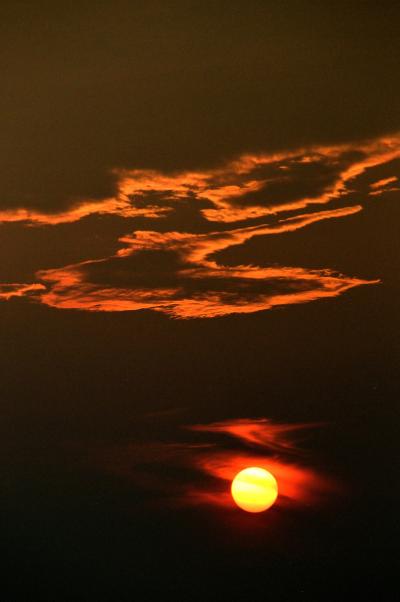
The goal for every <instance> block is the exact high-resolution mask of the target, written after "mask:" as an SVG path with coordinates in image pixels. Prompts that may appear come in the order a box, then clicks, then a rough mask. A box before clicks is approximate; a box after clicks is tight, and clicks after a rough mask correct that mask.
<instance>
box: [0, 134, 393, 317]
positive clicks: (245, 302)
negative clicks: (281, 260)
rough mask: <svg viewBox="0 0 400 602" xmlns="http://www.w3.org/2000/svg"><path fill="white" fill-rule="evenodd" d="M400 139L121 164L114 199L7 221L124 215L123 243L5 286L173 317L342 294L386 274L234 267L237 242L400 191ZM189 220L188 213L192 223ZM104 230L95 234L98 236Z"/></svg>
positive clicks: (38, 296) (41, 223)
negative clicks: (155, 164)
mask: <svg viewBox="0 0 400 602" xmlns="http://www.w3.org/2000/svg"><path fill="white" fill-rule="evenodd" d="M399 164H400V135H392V136H386V137H381V138H377V139H375V140H369V141H366V142H361V143H360V142H358V143H348V144H342V145H336V146H318V147H317V146H315V147H312V146H310V147H307V148H301V149H294V150H290V151H286V152H279V153H270V154H245V155H242V156H240V157H238V158H237V159H235V160H232V161H229V162H227V163H225V164H222V165H221V166H220V167H215V168H212V169H209V170H198V171H196V170H192V171H184V172H171V173H162V172H159V171H156V170H143V169H141V170H138V169H132V170H127V169H124V170H118V169H116V170H114V171H115V175H116V178H117V182H118V186H117V191H118V192H117V194H116V196H115V197H112V198H107V199H104V200H96V202H90V201H89V200H88V201H85V202H83V203H80V204H75V205H73V206H71V207H70V208H69V209H66V210H64V211H63V212H62V213H53V214H48V213H46V214H43V213H39V212H35V211H32V210H28V209H25V208H23V207H20V208H18V209H15V210H5V211H2V212H0V221H2V222H3V223H10V222H14V223H17V224H20V227H21V228H27V227H41V228H50V227H52V228H57V227H59V226H60V225H61V224H70V226H71V227H74V224H75V223H77V222H79V221H80V220H84V219H87V218H88V216H90V215H92V216H96V215H97V216H99V217H101V216H102V217H103V219H106V218H107V216H108V217H112V216H118V217H119V218H120V219H121V228H123V227H124V226H123V224H124V223H125V222H126V227H127V228H128V225H129V227H131V226H133V227H134V226H135V219H136V220H137V219H139V218H140V219H142V220H144V221H143V223H145V225H146V228H145V229H144V228H143V227H141V228H138V229H135V228H134V229H133V231H132V230H131V231H130V232H129V231H127V230H125V231H124V230H122V231H121V233H120V235H119V236H118V237H117V242H118V245H119V248H118V250H117V251H116V253H115V254H113V255H112V256H108V257H104V258H101V259H98V258H96V259H92V258H90V257H88V258H87V259H85V260H83V261H79V262H77V263H72V264H69V265H65V266H62V265H61V266H58V267H55V268H48V267H47V266H46V265H44V266H38V269H37V271H36V279H35V281H34V282H30V283H27V282H24V283H16V282H6V283H3V284H2V285H1V286H0V298H2V299H9V298H11V297H13V296H27V297H29V299H31V300H35V301H36V302H40V303H43V304H45V305H49V306H52V307H57V308H60V309H79V310H84V311H135V310H143V309H149V310H153V311H158V312H162V313H165V314H167V315H170V316H172V317H175V318H207V317H208V318H212V317H218V316H224V315H228V314H232V313H252V312H255V311H261V310H267V309H270V308H273V307H276V306H280V305H291V304H296V303H304V302H308V301H314V300H318V299H323V298H330V297H337V296H338V295H340V294H342V293H344V292H345V291H347V290H349V289H351V288H353V287H356V286H360V285H365V284H370V283H376V282H378V278H373V279H365V278H359V277H357V275H349V276H346V275H344V274H342V273H338V272H337V271H335V270H333V269H331V268H330V267H329V266H326V267H324V268H318V269H311V268H309V267H308V268H306V267H301V266H298V265H296V266H293V265H279V264H276V263H273V264H272V263H268V256H267V254H266V258H265V261H264V262H263V265H257V264H256V263H248V264H242V263H240V261H238V263H237V264H236V265H227V264H225V263H224V261H223V260H222V259H221V257H222V255H221V254H222V253H223V252H224V251H225V250H226V249H228V248H235V249H240V248H241V247H242V246H243V245H245V244H246V242H247V241H249V240H251V239H253V238H255V237H262V240H267V237H271V236H273V237H279V236H282V235H284V234H288V233H290V232H294V231H297V230H302V229H307V228H308V227H310V226H311V225H312V224H316V223H318V222H323V221H327V220H338V219H346V217H348V216H352V215H355V214H357V213H359V212H361V211H362V210H363V207H364V206H365V205H366V204H367V203H371V202H379V201H380V199H381V197H382V195H388V194H397V193H398V191H399V173H400V171H399ZM188 216H189V218H190V219H189V218H188ZM94 234H95V232H94Z"/></svg>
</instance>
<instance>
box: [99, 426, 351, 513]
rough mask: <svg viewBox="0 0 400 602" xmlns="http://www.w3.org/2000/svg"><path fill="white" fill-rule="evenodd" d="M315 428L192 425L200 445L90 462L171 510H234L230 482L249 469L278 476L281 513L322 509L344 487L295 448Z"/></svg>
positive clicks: (113, 452) (133, 450) (150, 447)
mask: <svg viewBox="0 0 400 602" xmlns="http://www.w3.org/2000/svg"><path fill="white" fill-rule="evenodd" d="M316 426H317V425H304V424H278V423H274V422H273V421H271V420H267V419H266V418H257V419H248V418H246V419H233V420H226V421H222V422H218V423H211V424H202V425H193V426H188V427H186V430H189V431H197V432H198V433H201V434H202V435H203V436H202V440H201V441H198V442H196V443H194V442H193V441H192V442H190V443H186V442H182V441H180V442H179V443H176V442H173V441H170V442H158V441H151V442H148V443H140V444H128V445H126V446H124V447H123V448H121V447H118V446H117V447H114V448H109V449H105V450H102V451H101V452H100V453H96V454H95V456H94V457H93V459H92V461H93V460H94V461H96V462H97V463H99V464H100V465H101V466H102V467H103V469H106V470H107V471H110V472H112V473H114V474H118V475H119V476H120V477H122V478H125V479H128V480H130V481H132V483H133V484H135V486H136V487H138V488H140V489H143V490H144V491H152V492H153V493H154V494H156V497H157V498H159V497H160V496H161V499H162V500H163V503H165V502H166V501H168V500H169V502H170V503H171V504H172V505H178V506H179V505H213V506H222V507H224V508H226V509H229V508H230V509H234V504H233V501H232V498H231V496H230V484H231V481H232V479H233V478H234V477H235V475H236V474H237V473H238V472H240V471H241V470H242V469H244V468H246V467H249V466H259V467H261V468H265V469H267V470H269V471H270V472H271V473H272V474H274V476H275V478H276V479H277V481H278V487H279V500H278V503H279V506H280V507H285V506H293V505H303V504H320V503H323V501H324V498H325V497H326V496H327V495H329V494H332V493H338V491H339V490H340V487H339V485H338V483H337V482H335V480H334V479H333V478H332V477H331V476H329V475H325V474H321V472H319V471H318V470H316V469H315V468H313V467H312V466H309V465H307V464H305V457H306V456H305V455H304V453H302V452H301V450H300V449H299V447H298V445H297V442H296V440H297V439H298V436H299V434H300V433H303V434H304V433H305V431H306V430H309V429H312V428H316ZM235 441H236V443H235ZM308 460H309V461H310V458H308Z"/></svg>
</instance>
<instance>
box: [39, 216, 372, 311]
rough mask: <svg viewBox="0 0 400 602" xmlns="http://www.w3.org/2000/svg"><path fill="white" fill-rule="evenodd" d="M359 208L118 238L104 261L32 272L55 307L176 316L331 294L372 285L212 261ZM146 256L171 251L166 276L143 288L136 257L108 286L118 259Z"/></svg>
mask: <svg viewBox="0 0 400 602" xmlns="http://www.w3.org/2000/svg"><path fill="white" fill-rule="evenodd" d="M360 209H361V207H360V206H355V207H345V208H342V209H336V210H332V211H326V212H319V213H314V214H307V215H300V216H297V217H296V218H288V219H286V220H282V221H280V222H278V223H277V224H275V225H272V226H252V227H248V228H242V229H237V230H231V231H225V232H211V233H208V234H187V233H183V232H167V233H160V232H152V231H139V232H136V233H135V234H134V235H127V236H124V237H122V238H121V239H120V240H121V242H124V243H125V245H126V246H125V247H124V248H122V249H121V250H120V251H118V253H117V255H116V256H115V257H114V258H111V259H110V260H107V259H106V260H96V261H85V262H81V263H79V264H75V265H70V266H66V267H65V268H61V269H52V270H42V271H40V272H38V274H37V275H38V278H39V279H40V281H41V282H42V283H45V284H46V286H47V290H46V291H43V292H41V294H40V300H41V302H42V303H44V304H46V305H50V306H53V307H58V308H63V309H82V310H89V311H127V310H131V311H132V310H141V309H152V310H154V311H160V312H163V313H166V314H168V315H170V316H173V317H176V318H199V317H202V318H206V317H208V318H211V317H217V316H224V315H227V314H231V313H251V312H255V311H261V310H265V309H270V308H272V307H275V306H277V305H290V304H295V303H304V302H307V301H313V300H316V299H322V298H328V297H335V296H337V295H340V294H341V293H343V292H344V291H346V290H348V289H349V288H352V287H354V286H359V285H361V284H369V283H372V282H377V281H368V280H362V279H357V278H350V277H345V276H343V275H340V274H335V273H333V272H331V271H330V270H307V269H303V268H292V267H279V266H278V267H276V266H274V267H257V266H240V265H239V266H236V267H227V266H224V265H220V264H219V263H218V262H217V260H215V259H213V258H212V256H213V254H215V253H217V252H218V251H221V250H223V249H225V248H227V247H229V246H231V245H238V244H243V243H244V242H245V241H246V240H248V239H250V238H252V237H253V236H260V235H273V234H276V233H281V232H288V231H293V230H296V229H298V228H302V227H305V226H307V225H309V224H311V223H314V222H316V221H320V220H323V219H331V218H332V217H342V216H346V215H350V214H353V213H356V212H358V211H359V210H360ZM152 253H161V254H165V255H166V256H167V257H168V256H169V254H172V256H173V257H174V258H176V259H174V262H173V264H172V266H171V267H168V269H169V270H170V271H169V272H168V273H167V272H166V269H167V268H166V267H165V266H164V265H163V266H162V267H161V268H160V269H159V270H158V271H155V272H153V273H152V275H153V280H152V282H151V283H149V284H147V285H146V286H143V283H142V280H143V276H142V274H143V270H145V269H146V268H145V267H144V268H141V264H140V260H139V263H136V264H135V266H134V268H132V269H129V267H128V268H126V272H127V273H128V275H129V279H130V281H131V286H130V288H127V287H126V286H122V285H119V286H116V284H119V283H118V274H119V275H121V273H122V275H123V274H124V270H125V268H124V262H128V261H129V259H130V258H131V259H133V260H135V257H139V258H142V257H143V254H144V256H145V257H147V256H151V254H152ZM117 264H118V265H117ZM144 265H146V264H145V263H144ZM108 266H109V267H108ZM99 268H100V269H101V270H103V271H105V272H106V273H107V270H108V278H106V279H105V282H104V284H100V283H98V282H93V281H91V276H90V274H91V272H92V273H93V272H96V270H97V269H99ZM135 270H136V271H135ZM115 274H116V275H117V276H115ZM135 276H136V281H135ZM166 278H167V282H168V286H160V284H159V282H158V281H160V282H162V281H163V280H165V279H166ZM132 279H133V280H132ZM112 283H115V284H114V285H112Z"/></svg>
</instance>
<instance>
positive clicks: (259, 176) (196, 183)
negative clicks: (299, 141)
mask: <svg viewBox="0 0 400 602" xmlns="http://www.w3.org/2000/svg"><path fill="white" fill-rule="evenodd" d="M398 158H400V133H398V134H393V135H392V136H383V137H380V138H376V139H374V140H370V141H366V142H354V143H347V144H340V145H333V146H332V145H331V146H328V145H326V146H311V147H306V148H299V149H294V150H287V151H282V152H277V153H259V154H245V155H242V156H241V157H239V158H237V159H234V160H232V161H229V162H227V163H225V164H223V165H221V166H219V167H215V168H211V169H208V170H198V171H196V170H192V171H179V172H175V173H169V174H168V173H163V172H160V171H156V170H151V169H114V170H113V172H114V174H115V175H116V177H117V186H116V194H115V196H114V197H112V198H106V199H103V200H100V201H97V200H96V201H94V200H91V199H87V200H85V201H81V202H75V203H73V205H72V206H71V208H70V209H68V210H65V211H63V212H54V213H43V212H39V211H34V210H28V209H25V208H24V207H19V208H17V209H15V210H11V209H10V210H3V211H0V223H1V222H26V223H30V224H33V225H35V224H36V225H44V224H47V225H57V224H61V223H70V222H75V221H78V220H80V219H82V218H84V217H87V216H89V215H93V214H103V215H107V214H110V215H119V216H122V217H129V218H131V217H137V216H144V217H148V218H160V217H165V216H166V215H168V214H169V213H171V212H173V211H174V204H175V205H179V203H180V202H182V201H183V200H187V199H188V198H190V199H192V200H193V201H194V203H195V202H196V201H197V203H198V204H199V212H200V213H201V214H202V216H203V218H205V219H206V220H208V221H210V222H217V223H229V222H235V221H243V220H249V219H255V218H260V217H265V216H269V215H276V214H278V213H281V212H287V211H298V210H301V209H304V208H306V207H308V206H313V205H324V204H327V203H330V202H334V201H335V200H338V199H340V198H342V197H345V196H346V195H348V194H350V193H351V192H352V190H351V188H350V186H351V184H352V183H353V182H354V180H355V179H356V178H357V177H358V176H360V175H362V174H363V173H364V172H366V171H367V170H368V169H371V168H374V167H377V166H379V165H383V164H385V163H389V162H390V161H393V160H394V159H398ZM310 169H311V170H318V169H319V170H320V171H321V173H322V174H324V173H325V176H324V177H323V178H322V179H321V178H317V177H315V174H314V178H313V177H310V174H313V173H314V172H313V171H310ZM302 176H304V179H303V184H304V182H305V181H306V182H307V184H308V185H307V186H306V189H307V193H306V194H303V195H302V194H301V186H300V188H299V191H297V192H296V190H293V191H292V192H291V193H290V194H289V195H288V196H287V198H285V200H284V201H283V202H279V201H277V199H276V198H275V196H276V193H277V191H278V196H279V190H278V189H279V187H283V188H284V189H285V188H287V187H288V186H289V187H290V185H291V183H293V181H294V182H295V181H296V178H299V182H301V178H302ZM252 195H253V196H252ZM254 195H255V196H256V197H257V198H255V197H254ZM200 201H207V202H208V203H209V204H210V207H209V208H203V207H201V204H200Z"/></svg>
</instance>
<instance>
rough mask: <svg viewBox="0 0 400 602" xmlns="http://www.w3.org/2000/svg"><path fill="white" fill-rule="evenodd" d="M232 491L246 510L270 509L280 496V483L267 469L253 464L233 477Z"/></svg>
mask: <svg viewBox="0 0 400 602" xmlns="http://www.w3.org/2000/svg"><path fill="white" fill-rule="evenodd" d="M231 493H232V497H233V499H234V501H235V502H236V504H237V505H238V506H239V508H242V510H245V511H246V512H263V511H264V510H268V508H270V507H271V506H272V505H273V504H274V503H275V501H276V499H277V497H278V483H277V482H276V479H275V477H274V476H273V475H272V474H271V473H270V472H268V471H267V470H265V469H264V468H258V467H256V466H252V467H250V468H245V469H244V470H241V471H240V472H239V473H238V474H237V475H236V476H235V478H234V479H233V481H232V486H231Z"/></svg>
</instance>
